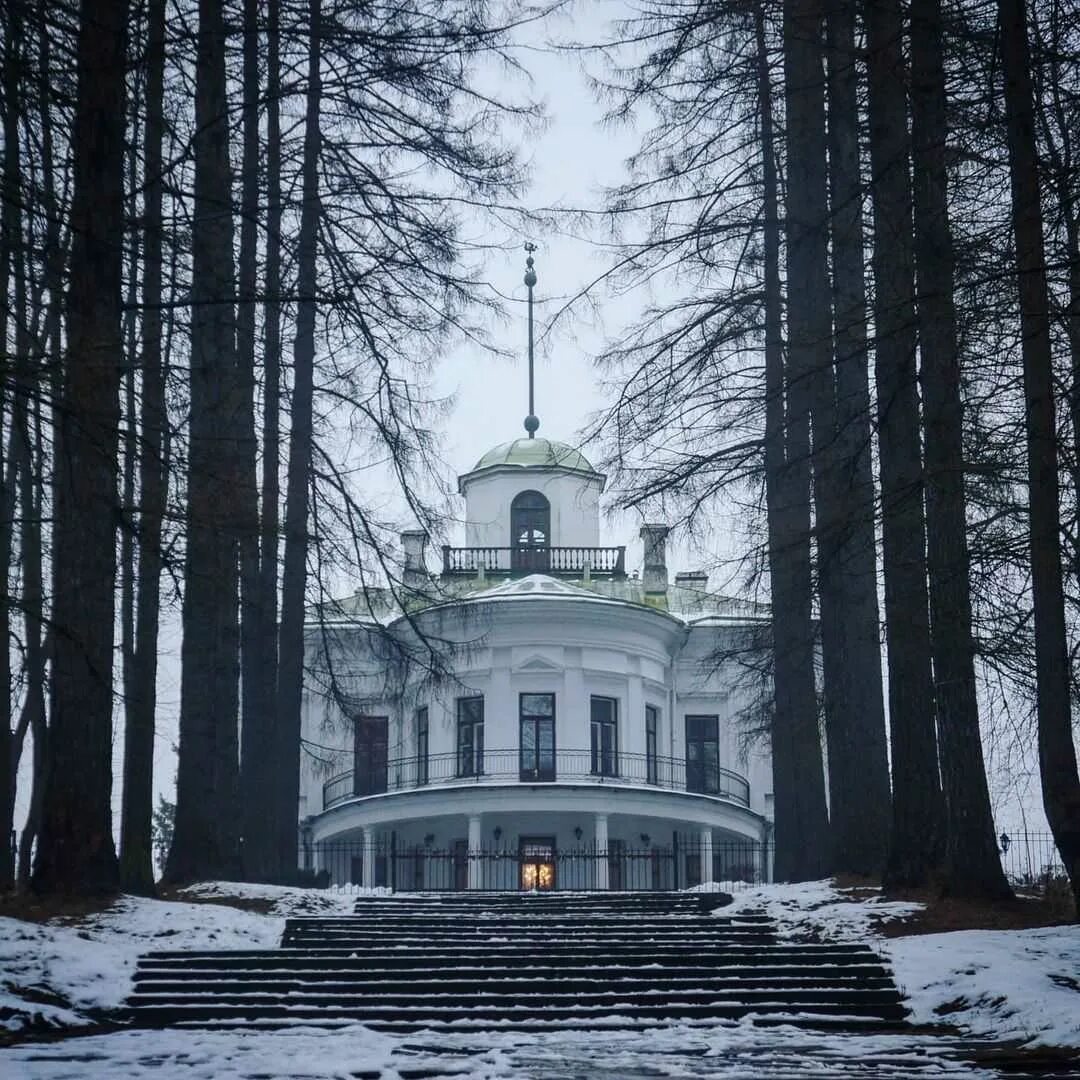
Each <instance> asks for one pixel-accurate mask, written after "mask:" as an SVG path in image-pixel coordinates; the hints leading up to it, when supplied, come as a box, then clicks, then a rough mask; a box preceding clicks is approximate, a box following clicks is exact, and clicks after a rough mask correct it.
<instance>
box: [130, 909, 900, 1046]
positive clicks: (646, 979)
mask: <svg viewBox="0 0 1080 1080" xmlns="http://www.w3.org/2000/svg"><path fill="white" fill-rule="evenodd" d="M715 900H716V898H715V896H712V897H710V896H709V895H708V894H703V896H694V895H686V894H682V895H671V894H637V895H635V894H612V895H601V896H600V897H599V898H593V897H592V896H578V895H574V894H566V895H554V896H552V895H550V894H549V895H545V896H542V897H536V896H512V897H506V896H503V895H501V894H491V895H465V896H463V895H461V894H455V895H453V896H449V897H429V896H424V897H422V898H416V897H403V898H401V899H400V900H398V899H396V898H393V897H365V898H361V899H360V900H358V901H357V904H356V909H357V912H358V914H356V915H355V916H351V917H350V916H332V917H313V918H297V919H290V920H289V921H288V923H287V927H286V932H285V935H284V940H283V947H282V948H280V949H278V950H261V951H259V950H250V951H246V950H229V951H222V952H219V953H209V952H203V953H184V952H161V953H156V954H151V955H149V956H145V957H143V958H141V960H140V962H139V966H138V970H137V972H136V975H135V992H134V993H133V995H132V996H131V998H130V1000H129V1005H130V1007H131V1010H132V1016H133V1018H134V1019H135V1020H136V1021H138V1022H141V1023H147V1024H166V1023H170V1024H171V1023H183V1024H186V1025H191V1024H210V1025H215V1026H217V1025H220V1024H230V1023H232V1024H281V1025H289V1024H294V1023H298V1022H303V1023H308V1024H331V1025H332V1024H335V1023H340V1022H345V1021H353V1022H356V1021H360V1022H363V1023H368V1024H373V1025H377V1026H382V1027H384V1028H386V1030H418V1029H419V1028H421V1027H430V1026H432V1025H435V1026H438V1025H448V1026H453V1027H455V1029H456V1028H458V1027H460V1026H461V1025H466V1026H467V1027H468V1026H469V1025H472V1026H477V1025H478V1026H480V1027H483V1026H484V1025H487V1026H492V1025H496V1026H505V1025H508V1024H509V1025H511V1026H522V1027H523V1029H526V1028H528V1027H529V1026H530V1025H539V1026H540V1027H543V1026H545V1025H547V1026H551V1025H556V1026H558V1025H562V1026H570V1027H581V1026H590V1025H593V1026H598V1027H606V1026H610V1025H611V1024H613V1023H614V1024H630V1025H638V1024H660V1023H676V1022H684V1021H691V1022H701V1021H704V1020H707V1019H708V1018H710V1017H711V1018H713V1019H717V1020H720V1019H740V1018H744V1017H748V1016H750V1017H753V1018H754V1019H755V1020H756V1021H758V1022H762V1023H766V1022H769V1023H773V1022H776V1023H779V1022H792V1023H798V1024H817V1023H828V1024H830V1025H841V1026H842V1025H856V1026H862V1027H866V1026H870V1027H873V1026H875V1025H886V1026H887V1025H895V1024H898V1023H900V1022H901V1021H902V1019H903V1017H904V1015H905V1010H904V1006H903V1003H902V1001H901V998H900V995H899V994H898V993H897V990H896V987H895V985H894V983H893V981H892V979H891V976H890V974H889V972H888V969H887V968H886V967H885V965H884V964H883V963H882V961H881V959H880V958H879V957H878V956H876V955H875V954H874V953H873V952H872V951H871V950H869V949H867V948H866V947H865V946H860V945H837V944H819V943H795V942H789V941H783V940H777V938H776V934H775V928H774V927H773V926H772V924H771V923H770V922H769V920H768V919H767V918H765V917H764V916H763V915H762V914H761V913H759V912H745V913H739V914H738V915H737V916H735V917H732V916H730V915H725V914H722V913H720V914H712V913H711V912H710V907H711V904H712V903H715Z"/></svg>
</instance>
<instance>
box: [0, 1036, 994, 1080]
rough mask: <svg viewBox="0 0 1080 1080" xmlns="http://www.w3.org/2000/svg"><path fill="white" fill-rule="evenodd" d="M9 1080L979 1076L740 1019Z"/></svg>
mask: <svg viewBox="0 0 1080 1080" xmlns="http://www.w3.org/2000/svg"><path fill="white" fill-rule="evenodd" d="M0 1067H2V1068H3V1069H4V1076H5V1077H10V1078H11V1080H114V1078H116V1077H123V1078H124V1080H255V1078H259V1080H291V1078H298V1080H346V1078H351V1080H357V1078H360V1080H404V1078H405V1077H416V1076H429V1077H432V1078H434V1077H444V1076H445V1077H454V1078H455V1080H510V1078H513V1080H524V1078H529V1080H568V1078H582V1077H588V1078H589V1080H629V1078H637V1077H646V1076H647V1077H653V1078H656V1080H663V1078H668V1077H671V1078H675V1077H679V1078H693V1077H698V1078H702V1080H704V1078H706V1077H707V1078H710V1080H721V1078H723V1080H761V1078H763V1077H792V1076H797V1075H804V1074H806V1073H807V1072H809V1073H811V1074H812V1075H813V1076H815V1077H837V1078H839V1077H846V1078H848V1080H851V1078H852V1077H865V1078H868V1080H869V1078H873V1080H880V1078H881V1077H882V1076H883V1075H888V1076H890V1077H893V1078H895V1080H904V1078H906V1077H913V1078H914V1077H918V1078H923V1077H939V1078H940V1077H944V1078H956V1080H961V1078H963V1080H981V1078H985V1077H989V1076H990V1075H991V1074H989V1073H987V1072H984V1071H982V1070H980V1069H977V1068H975V1067H974V1066H972V1065H971V1064H969V1063H967V1062H963V1061H958V1060H956V1059H955V1058H954V1057H951V1056H950V1055H949V1054H948V1048H947V1047H943V1046H941V1045H940V1044H939V1043H938V1042H937V1041H936V1040H934V1039H931V1038H927V1037H925V1036H885V1035H878V1036H869V1035H836V1034H827V1033H821V1032H807V1031H802V1030H799V1029H797V1028H792V1027H775V1028H758V1027H754V1025H753V1024H751V1023H739V1024H716V1025H708V1026H702V1025H685V1026H677V1027H671V1028H665V1029H654V1030H649V1031H610V1032H599V1031H577V1032H574V1031H571V1032H565V1031H564V1032H545V1033H522V1032H499V1031H489V1032H483V1033H460V1034H452V1033H446V1032H441V1033H439V1034H438V1035H436V1034H434V1033H423V1032H421V1033H419V1034H417V1035H413V1036H409V1037H391V1036H382V1035H378V1034H376V1033H374V1032H372V1031H370V1030H369V1029H367V1028H364V1027H361V1026H358V1025H350V1026H346V1027H340V1028H335V1029H333V1030H332V1031H317V1030H314V1029H311V1028H296V1029H291V1030H288V1031H266V1032H251V1031H248V1032H237V1031H200V1030H182V1031H177V1030H171V1031H169V1030H167V1031H127V1032H121V1033H117V1034H113V1035H107V1036H103V1035H99V1036H91V1037H87V1038H80V1039H75V1040H66V1041H64V1042H57V1043H50V1044H40V1043H38V1044H31V1043H28V1044H24V1045H21V1046H16V1047H12V1048H10V1049H9V1050H8V1051H6V1052H5V1053H4V1055H3V1057H0Z"/></svg>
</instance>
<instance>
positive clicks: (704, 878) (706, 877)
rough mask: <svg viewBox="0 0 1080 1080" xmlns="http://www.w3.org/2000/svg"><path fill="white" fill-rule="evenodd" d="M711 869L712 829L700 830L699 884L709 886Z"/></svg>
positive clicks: (711, 876) (711, 874) (711, 875)
mask: <svg viewBox="0 0 1080 1080" xmlns="http://www.w3.org/2000/svg"><path fill="white" fill-rule="evenodd" d="M712 879H713V869H712V829H702V830H701V884H702V885H710V884H711V883H712Z"/></svg>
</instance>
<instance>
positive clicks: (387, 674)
mask: <svg viewBox="0 0 1080 1080" xmlns="http://www.w3.org/2000/svg"><path fill="white" fill-rule="evenodd" d="M520 441H527V440H519V442H520ZM537 441H539V440H537ZM556 445H558V444H556ZM493 453H495V452H493ZM575 453H576V451H575ZM490 456H491V455H488V456H486V457H485V459H482V460H481V463H480V465H478V469H477V470H474V472H473V473H471V474H467V476H466V477H463V478H462V481H463V483H462V489H463V490H464V492H465V495H466V503H467V505H466V517H467V519H468V521H470V522H475V521H476V519H477V517H478V516H480V515H484V516H485V518H486V519H487V520H486V522H485V524H486V525H487V526H489V527H490V530H491V536H490V538H491V539H500V540H502V541H503V542H502V543H498V544H495V543H493V544H487V545H485V544H473V543H471V542H470V544H469V546H468V547H467V548H463V549H444V565H443V573H442V574H441V575H440V576H439V577H438V579H437V580H433V579H432V578H431V577H430V576H429V575H428V574H427V572H426V567H425V566H424V565H423V545H422V538H419V539H418V538H417V534H409V535H410V536H411V537H412V538H413V546H412V548H411V549H407V561H406V578H407V579H409V577H410V575H411V580H412V582H413V584H414V585H420V584H423V585H424V586H425V589H424V591H425V593H427V594H430V593H431V592H432V591H433V590H436V589H437V591H438V593H439V594H440V595H441V599H440V600H438V602H435V603H431V602H428V603H426V604H420V603H418V606H417V609H416V610H415V611H412V612H411V613H410V615H409V616H408V618H405V617H399V618H397V619H396V620H392V621H390V622H388V623H387V624H386V625H385V626H384V627H383V628H382V631H381V632H380V633H378V634H375V633H373V632H372V630H373V627H372V624H371V621H370V615H367V614H365V616H363V617H361V616H359V615H354V614H351V613H350V611H349V609H348V605H347V604H346V605H340V606H338V607H337V608H336V609H335V610H334V612H333V613H332V615H330V616H327V615H325V614H324V617H323V618H322V619H321V620H320V621H319V623H318V626H317V627H316V626H315V625H313V626H312V628H311V631H310V641H309V658H308V662H309V669H310V670H311V676H310V678H309V687H308V692H307V693H306V695H305V706H304V737H305V740H306V742H305V745H306V747H307V749H308V752H307V753H306V754H305V755H304V759H305V764H304V773H303V777H302V785H301V826H302V831H303V839H304V845H305V851H306V853H307V858H308V859H309V861H310V864H311V865H313V866H315V867H317V868H320V867H321V868H325V869H327V870H328V871H329V872H330V873H331V876H332V877H333V878H334V879H336V880H351V881H353V882H362V883H367V884H392V885H394V886H395V887H397V888H402V887H408V888H432V887H458V888H515V887H520V888H534V887H535V888H559V887H565V888H582V887H587V888H605V887H607V888H628V887H657V888H672V887H682V886H685V885H687V884H695V883H697V882H700V881H708V880H712V879H713V878H714V877H715V876H717V875H721V876H727V875H729V874H730V873H731V872H733V871H734V870H736V869H737V870H738V871H740V872H742V873H753V874H754V876H757V877H760V876H762V875H763V874H764V873H765V872H766V868H764V867H762V866H754V867H748V866H746V865H745V864H746V863H747V861H748V860H749V861H752V860H755V859H758V860H759V859H760V857H761V856H760V851H761V850H762V841H765V840H766V839H767V836H768V832H769V818H770V814H771V793H772V780H771V769H770V765H769V761H768V758H767V756H766V755H764V754H763V753H761V752H760V751H758V752H755V751H753V750H751V751H749V752H747V753H740V743H741V740H740V737H739V730H738V725H737V724H736V720H735V718H736V716H737V714H738V713H739V711H740V709H742V708H743V706H744V705H745V704H746V701H747V698H746V694H747V691H746V690H744V689H742V688H741V682H742V679H741V675H740V672H741V669H742V668H743V666H744V665H743V663H742V661H740V659H739V658H740V657H743V658H745V655H746V652H747V650H748V649H753V648H754V643H755V641H756V640H757V639H756V636H755V635H758V634H760V633H761V631H762V628H763V627H767V618H766V616H765V614H764V613H763V612H762V611H760V610H757V609H754V608H749V607H745V606H739V605H736V604H733V603H732V602H730V601H726V600H723V599H722V598H718V597H713V596H711V595H710V594H709V593H708V591H707V588H706V587H705V583H704V582H703V581H702V579H701V578H700V576H697V577H693V576H689V575H688V576H684V578H683V579H682V580H681V581H677V582H676V584H675V585H674V586H672V585H670V584H669V583H668V582H667V580H666V577H667V575H666V567H665V568H663V574H662V577H663V580H662V581H661V580H660V578H661V575H660V574H659V571H658V565H657V561H656V560H657V558H658V557H659V559H660V560H661V562H662V559H663V533H664V530H663V529H661V528H659V527H647V529H646V530H643V531H644V532H645V533H646V536H645V539H646V567H645V572H644V574H643V576H642V577H641V578H638V577H637V576H636V575H635V576H632V577H628V576H627V575H626V571H625V549H623V548H600V547H599V546H598V544H597V543H596V541H598V539H599V514H598V508H597V503H596V499H595V498H594V496H598V495H599V491H600V488H601V487H602V484H603V478H602V477H601V476H599V474H597V473H595V472H594V471H593V470H592V468H591V466H589V464H588V462H587V461H585V460H584V458H581V462H580V463H578V464H579V465H580V467H579V468H577V469H576V470H575V471H572V472H570V471H567V470H566V469H565V468H563V467H562V466H560V465H555V466H552V465H549V464H543V463H541V464H506V463H505V462H501V463H495V464H490V463H489V464H488V465H484V461H486V460H487V457H490ZM495 456H496V457H497V458H498V457H500V456H501V457H505V456H506V455H505V454H504V453H503V451H502V448H500V449H499V452H498V453H495ZM538 456H539V457H540V458H541V460H543V455H538ZM578 457H579V458H580V455H578ZM582 463H583V464H582ZM507 470H512V472H511V473H510V475H509V476H508V475H507ZM522 492H525V493H526V494H527V495H528V497H527V498H525V499H523V498H522V497H521V495H522ZM533 493H537V494H538V495H540V496H542V498H537V497H534V495H533ZM545 502H546V503H547V508H546V507H545V505H544V504H545ZM548 512H550V516H549V517H545V514H546V513H548ZM583 516H584V517H586V518H589V519H590V520H585V521H578V522H577V523H576V525H575V526H574V527H573V528H569V526H568V522H570V520H571V519H573V518H575V517H577V518H581V517H583ZM568 528H569V532H568ZM650 529H651V531H650ZM467 533H468V528H467ZM496 534H497V535H496ZM567 535H573V536H574V538H575V539H578V538H580V537H586V538H587V539H590V540H592V541H593V542H592V543H572V544H565V543H560V541H561V540H564V539H566V537H567ZM467 539H470V540H472V539H475V536H472V537H469V536H468V535H467ZM447 552H450V553H451V554H449V555H448V554H447ZM613 552H615V553H619V554H618V557H617V558H616V556H615V555H614V554H612V553H613ZM462 553H465V554H464V555H463V554H462ZM410 558H411V565H410V561H409V560H410ZM650 559H651V562H650ZM661 586H662V587H661ZM418 591H419V590H418ZM433 642H438V643H439V646H440V655H441V656H442V657H443V658H445V659H446V661H447V668H448V670H445V671H442V672H440V673H439V677H438V678H435V677H434V676H433V673H432V672H431V670H430V665H427V664H425V663H424V662H423V661H422V659H419V658H422V657H423V656H424V655H425V653H426V647H427V645H428V644H430V643H433ZM725 655H726V656H727V657H728V659H726V660H725V659H723V657H724V656H725ZM718 657H719V659H718ZM725 859H726V860H727V864H725ZM732 862H735V863H739V864H740V865H739V866H738V867H734V866H732V865H730V864H731V863H732Z"/></svg>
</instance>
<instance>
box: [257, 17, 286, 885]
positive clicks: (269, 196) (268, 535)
mask: <svg viewBox="0 0 1080 1080" xmlns="http://www.w3.org/2000/svg"><path fill="white" fill-rule="evenodd" d="M279 15H280V4H279V0H267V6H266V99H267V100H266V140H267V142H266V203H267V221H266V305H265V307H264V309H263V319H264V334H265V337H264V342H263V435H262V442H263V458H262V514H261V535H260V541H259V543H260V552H259V600H258V605H257V610H258V614H259V619H260V624H259V640H258V642H257V646H256V647H257V648H258V650H259V658H260V660H259V663H260V675H261V684H260V685H261V687H262V693H263V697H262V701H263V707H264V709H265V713H266V722H267V735H266V742H267V758H266V760H265V761H264V764H263V769H264V772H263V774H262V782H263V784H264V785H265V787H266V790H265V791H264V795H263V804H264V805H265V806H268V807H270V808H271V811H273V807H274V804H275V800H274V799H273V797H272V795H271V794H270V790H271V789H272V787H273V784H274V781H275V779H276V772H275V770H276V768H277V766H278V753H279V751H278V749H277V748H278V745H279V742H280V738H279V735H278V721H277V679H278V624H277V615H278V604H277V595H278V594H277V590H278V552H279V542H278V531H279V528H280V517H279V511H278V502H279V499H280V495H281V479H280V475H279V474H280V469H281V445H280V437H281V435H280V426H279V424H280V421H279V409H280V401H281V300H280V297H281V63H280V44H281V37H280V26H279ZM266 834H267V837H268V840H267V843H268V846H269V850H268V851H267V852H266V863H265V868H266V869H267V872H268V873H275V874H277V873H278V872H279V870H280V867H279V864H278V860H277V859H276V857H275V854H274V850H273V847H274V841H275V839H276V835H277V832H276V829H275V827H274V818H273V817H272V814H271V815H270V816H269V820H268V821H267V824H266Z"/></svg>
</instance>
